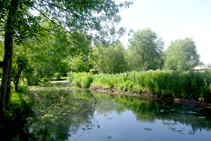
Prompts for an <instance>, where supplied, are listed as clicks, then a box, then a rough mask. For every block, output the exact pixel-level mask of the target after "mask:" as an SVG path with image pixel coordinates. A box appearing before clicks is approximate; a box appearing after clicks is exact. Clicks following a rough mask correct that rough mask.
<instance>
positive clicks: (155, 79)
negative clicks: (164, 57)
mask: <svg viewBox="0 0 211 141" xmlns="http://www.w3.org/2000/svg"><path fill="white" fill-rule="evenodd" d="M68 77H69V80H70V82H72V83H74V84H75V85H77V86H79V87H83V88H89V87H90V86H91V85H92V84H95V85H98V86H103V87H107V88H115V89H118V90H125V91H131V92H140V93H142V92H143V91H144V90H146V91H148V92H151V93H154V94H156V95H158V96H159V97H177V98H197V99H198V98H200V97H201V98H204V99H209V98H211V72H210V71H206V72H173V71H158V70H157V71H145V72H136V71H133V72H128V73H121V74H115V75H114V74H96V75H92V74H90V73H73V72H71V73H69V76H68Z"/></svg>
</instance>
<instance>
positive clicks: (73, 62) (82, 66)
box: [69, 55, 89, 72]
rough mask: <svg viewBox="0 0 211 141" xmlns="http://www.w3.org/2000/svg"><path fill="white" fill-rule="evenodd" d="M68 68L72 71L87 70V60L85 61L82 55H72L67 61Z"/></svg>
mask: <svg viewBox="0 0 211 141" xmlns="http://www.w3.org/2000/svg"><path fill="white" fill-rule="evenodd" d="M69 64H70V69H71V71H73V72H87V71H88V70H89V68H88V66H89V62H88V61H85V59H84V57H83V56H82V55H77V56H75V57H72V58H71V59H70V61H69Z"/></svg>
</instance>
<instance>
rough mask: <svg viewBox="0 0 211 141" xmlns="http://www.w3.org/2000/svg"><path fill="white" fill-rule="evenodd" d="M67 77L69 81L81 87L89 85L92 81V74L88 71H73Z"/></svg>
mask: <svg viewBox="0 0 211 141" xmlns="http://www.w3.org/2000/svg"><path fill="white" fill-rule="evenodd" d="M68 77H69V78H70V79H69V81H70V82H73V83H74V84H75V85H76V86H78V87H82V88H88V87H90V85H91V83H92V82H93V76H92V75H91V74H90V73H86V72H83V73H74V72H70V73H69V75H68Z"/></svg>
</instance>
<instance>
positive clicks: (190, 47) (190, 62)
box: [164, 38, 200, 71]
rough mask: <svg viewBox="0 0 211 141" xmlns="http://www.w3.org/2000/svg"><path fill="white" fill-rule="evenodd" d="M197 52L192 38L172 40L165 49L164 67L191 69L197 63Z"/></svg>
mask: <svg viewBox="0 0 211 141" xmlns="http://www.w3.org/2000/svg"><path fill="white" fill-rule="evenodd" d="M199 58H200V56H199V54H198V53H197V50H196V45H195V42H194V41H193V39H191V38H185V39H178V40H175V41H172V42H171V44H170V46H169V48H168V49H167V54H166V61H165V65H164V66H165V68H166V69H169V70H182V71H184V70H192V69H193V68H194V67H195V66H197V65H199V61H200V60H199Z"/></svg>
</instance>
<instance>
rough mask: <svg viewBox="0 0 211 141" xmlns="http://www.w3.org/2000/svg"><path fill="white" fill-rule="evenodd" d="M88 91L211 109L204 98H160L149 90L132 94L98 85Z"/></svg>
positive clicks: (92, 86) (208, 102) (210, 104)
mask: <svg viewBox="0 0 211 141" xmlns="http://www.w3.org/2000/svg"><path fill="white" fill-rule="evenodd" d="M88 90H90V91H97V92H103V93H110V94H124V95H132V96H139V97H144V98H149V99H153V100H163V101H170V102H175V103H183V104H194V105H203V106H206V107H208V108H211V103H210V101H204V99H203V98H199V99H198V100H197V99H194V98H174V97H168V98H167V97H164V98H161V97H158V96H157V95H156V94H153V93H150V92H148V91H147V90H144V91H143V92H141V93H140V92H130V91H124V90H118V89H115V88H106V87H102V86H98V85H95V84H93V85H91V86H90V87H89V88H88Z"/></svg>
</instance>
